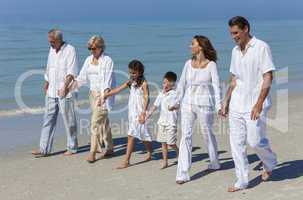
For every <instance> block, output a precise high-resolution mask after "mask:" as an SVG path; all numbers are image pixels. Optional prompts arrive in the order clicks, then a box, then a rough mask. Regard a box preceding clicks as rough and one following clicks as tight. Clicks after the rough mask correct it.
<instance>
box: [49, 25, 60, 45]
mask: <svg viewBox="0 0 303 200" xmlns="http://www.w3.org/2000/svg"><path fill="white" fill-rule="evenodd" d="M48 34H49V35H51V36H53V37H54V38H55V39H56V40H58V41H61V42H63V33H62V31H61V30H59V29H57V28H53V29H51V30H50V31H48Z"/></svg>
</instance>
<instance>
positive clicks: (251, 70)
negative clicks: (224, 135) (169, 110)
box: [219, 16, 277, 192]
mask: <svg viewBox="0 0 303 200" xmlns="http://www.w3.org/2000/svg"><path fill="white" fill-rule="evenodd" d="M229 27H230V33H231V36H232V38H233V39H234V41H235V43H236V44H237V46H236V47H234V49H233V51H232V58H231V66H230V72H231V83H230V86H229V88H228V90H227V92H226V96H225V98H224V100H223V103H222V109H221V110H220V111H219V112H220V114H221V115H222V116H226V115H227V114H228V113H229V126H230V144H231V150H232V156H233V160H234V163H235V169H236V176H237V181H236V183H235V184H234V185H233V186H231V187H229V188H228V191H229V192H236V191H239V190H242V189H245V188H247V187H248V173H249V164H248V159H247V152H246V143H248V144H249V145H250V146H251V147H252V148H253V149H254V150H255V152H256V153H257V155H258V157H259V158H260V160H261V161H262V163H263V168H264V170H263V172H262V175H261V178H262V180H263V181H267V180H268V179H269V178H270V176H271V174H272V170H273V169H274V167H275V166H276V164H277V158H276V155H275V154H274V153H273V152H272V151H271V148H270V145H269V141H268V139H267V138H266V133H265V128H266V115H267V112H268V110H269V108H270V106H271V99H270V95H269V91H270V87H271V84H272V79H273V74H272V73H273V71H274V70H275V67H274V64H273V62H272V56H271V50H270V48H269V46H268V45H267V44H266V43H265V42H263V41H261V40H259V39H257V38H255V37H253V36H251V34H250V25H249V22H248V21H247V20H246V19H245V18H244V17H240V16H237V17H233V18H232V19H230V20H229Z"/></svg>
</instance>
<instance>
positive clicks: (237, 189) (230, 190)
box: [227, 186, 243, 192]
mask: <svg viewBox="0 0 303 200" xmlns="http://www.w3.org/2000/svg"><path fill="white" fill-rule="evenodd" d="M240 190H243V189H242V188H237V187H235V186H231V187H229V188H228V189H227V191H228V192H238V191H240Z"/></svg>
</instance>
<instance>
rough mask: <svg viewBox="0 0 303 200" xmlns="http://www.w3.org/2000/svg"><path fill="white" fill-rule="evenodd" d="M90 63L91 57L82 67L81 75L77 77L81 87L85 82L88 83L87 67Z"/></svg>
mask: <svg viewBox="0 0 303 200" xmlns="http://www.w3.org/2000/svg"><path fill="white" fill-rule="evenodd" d="M88 65H89V58H87V59H86V60H85V62H84V64H83V66H82V68H81V71H80V73H79V76H78V77H77V78H76V80H77V84H78V87H81V86H82V85H84V84H87V79H88V77H87V68H88Z"/></svg>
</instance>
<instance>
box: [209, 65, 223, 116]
mask: <svg viewBox="0 0 303 200" xmlns="http://www.w3.org/2000/svg"><path fill="white" fill-rule="evenodd" d="M210 73H211V82H212V87H213V89H214V95H215V96H214V97H215V108H216V111H219V110H220V109H221V89H220V79H219V73H218V68H217V64H216V63H215V62H214V63H213V64H212V65H211V68H210Z"/></svg>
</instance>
